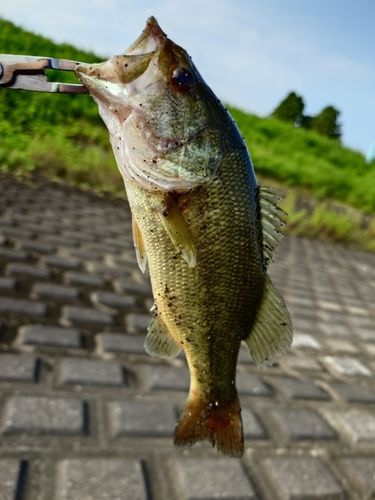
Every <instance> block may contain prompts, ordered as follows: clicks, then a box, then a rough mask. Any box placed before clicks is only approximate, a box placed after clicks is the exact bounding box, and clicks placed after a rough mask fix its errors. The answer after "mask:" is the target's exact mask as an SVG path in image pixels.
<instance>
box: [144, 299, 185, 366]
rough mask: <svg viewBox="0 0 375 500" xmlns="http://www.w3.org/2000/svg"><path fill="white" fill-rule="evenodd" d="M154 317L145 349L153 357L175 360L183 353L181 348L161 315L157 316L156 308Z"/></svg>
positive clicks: (148, 331)
mask: <svg viewBox="0 0 375 500" xmlns="http://www.w3.org/2000/svg"><path fill="white" fill-rule="evenodd" d="M151 311H152V312H154V316H153V318H152V319H151V323H150V326H149V327H148V330H147V337H146V341H145V349H146V352H148V354H151V356H159V358H174V357H176V356H177V355H178V353H179V352H180V351H181V346H179V345H178V344H177V342H176V341H175V340H174V339H173V338H172V337H171V336H170V334H169V332H168V330H167V327H166V326H165V324H164V322H163V320H162V319H161V317H160V315H158V314H156V313H155V311H156V307H155V306H154V307H153V308H152V309H151Z"/></svg>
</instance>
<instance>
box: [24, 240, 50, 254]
mask: <svg viewBox="0 0 375 500" xmlns="http://www.w3.org/2000/svg"><path fill="white" fill-rule="evenodd" d="M20 246H21V248H22V249H24V250H29V251H30V252H38V253H43V254H44V253H53V252H55V251H56V247H55V246H54V245H51V243H47V242H45V241H23V242H22V243H21V245H20Z"/></svg>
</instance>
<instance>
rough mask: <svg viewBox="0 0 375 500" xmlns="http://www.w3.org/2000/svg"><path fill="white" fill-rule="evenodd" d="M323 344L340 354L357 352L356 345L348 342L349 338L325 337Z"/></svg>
mask: <svg viewBox="0 0 375 500" xmlns="http://www.w3.org/2000/svg"><path fill="white" fill-rule="evenodd" d="M325 345H327V346H328V347H329V349H330V350H331V351H332V352H334V353H336V354H337V353H342V354H357V353H358V349H357V347H356V346H355V345H354V344H353V343H352V342H350V341H349V340H342V339H326V340H325Z"/></svg>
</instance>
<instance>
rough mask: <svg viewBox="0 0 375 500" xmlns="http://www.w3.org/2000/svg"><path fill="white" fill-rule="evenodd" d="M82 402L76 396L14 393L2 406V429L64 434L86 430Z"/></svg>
mask: <svg viewBox="0 0 375 500" xmlns="http://www.w3.org/2000/svg"><path fill="white" fill-rule="evenodd" d="M84 412H85V411H84V403H83V401H79V400H77V399H72V398H66V399H62V398H61V399H60V398H51V397H34V396H13V397H11V398H9V399H8V400H7V402H6V403H5V407H4V409H3V422H2V432H3V434H4V435H12V434H26V435H27V434H30V435H32V434H39V435H40V434H64V435H76V434H83V433H84V432H85V417H84Z"/></svg>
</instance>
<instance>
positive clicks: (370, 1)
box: [0, 0, 375, 154]
mask: <svg viewBox="0 0 375 500" xmlns="http://www.w3.org/2000/svg"><path fill="white" fill-rule="evenodd" d="M150 15H154V16H155V17H156V18H157V20H158V22H159V24H160V26H161V28H162V29H163V31H164V32H165V33H167V34H168V36H169V38H171V39H172V40H173V41H174V42H175V43H177V44H178V45H181V46H182V47H183V48H184V49H186V50H187V51H188V53H189V54H190V55H191V56H192V58H193V60H194V63H195V65H196V66H197V68H198V69H199V71H200V73H201V74H202V76H203V77H204V79H205V80H206V82H207V83H208V84H209V86H210V87H211V88H212V89H213V91H214V92H215V93H216V95H217V96H218V97H219V98H220V99H222V100H223V101H224V102H226V103H228V104H231V105H234V106H236V107H239V108H241V109H244V110H245V111H249V112H252V113H255V114H257V115H259V116H268V115H269V114H270V113H271V112H272V111H273V109H275V107H276V106H277V105H278V104H279V103H280V102H281V101H282V100H283V99H284V98H285V97H286V95H287V94H288V93H289V92H291V91H295V92H296V93H297V94H299V95H301V96H302V97H303V99H304V102H305V110H304V113H305V114H307V115H316V114H317V113H319V112H320V111H321V110H322V109H323V108H324V107H326V106H328V105H333V106H334V107H335V108H337V109H338V110H339V111H340V113H341V114H340V122H341V124H342V132H343V137H342V140H343V143H344V144H345V145H347V146H349V147H351V148H353V149H356V150H359V151H361V152H362V153H365V154H366V153H367V152H368V150H369V149H370V147H371V145H372V143H373V142H374V141H375V0H357V1H356V2H354V1H353V0H313V1H311V0H282V1H280V0H188V1H186V0H154V1H152V0H79V1H77V0H64V1H63V2H61V1H58V0H32V1H30V0H1V2H0V17H2V18H4V19H7V20H10V21H13V22H14V23H15V24H17V25H19V26H21V27H23V28H25V29H28V30H31V31H34V32H35V33H38V34H40V35H43V36H46V37H48V38H52V39H53V40H54V41H56V42H68V43H71V44H73V45H76V46H77V47H79V48H81V49H85V50H91V51H93V52H95V53H96V54H98V55H99V56H103V59H106V58H109V57H110V56H112V55H114V54H119V53H122V52H123V51H124V50H125V49H126V48H127V47H128V46H129V45H131V44H132V42H133V41H134V40H135V39H136V38H137V37H138V36H139V34H140V33H141V31H142V30H143V28H144V26H145V22H146V19H147V18H148V17H149V16H150ZM40 55H42V56H48V54H40Z"/></svg>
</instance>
